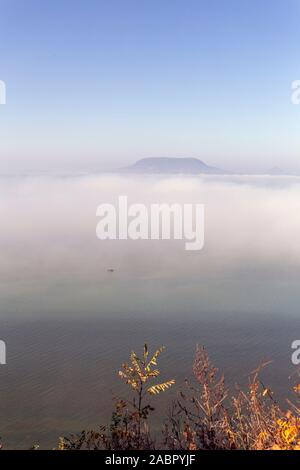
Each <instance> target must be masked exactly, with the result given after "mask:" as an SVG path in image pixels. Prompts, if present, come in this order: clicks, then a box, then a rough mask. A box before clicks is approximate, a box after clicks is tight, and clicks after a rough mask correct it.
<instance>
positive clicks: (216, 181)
mask: <svg viewBox="0 0 300 470" xmlns="http://www.w3.org/2000/svg"><path fill="white" fill-rule="evenodd" d="M120 195H126V196H127V197H128V203H129V204H131V203H143V204H145V205H147V206H148V205H149V204H151V203H170V204H172V203H182V204H183V203H200V204H204V205H205V245H204V248H203V249H202V250H201V251H186V250H185V248H184V241H181V240H170V241H168V240H143V241H142V240H137V241H133V240H105V241H100V240H98V239H97V237H96V224H97V218H96V208H97V206H99V204H101V203H112V204H116V205H117V203H118V197H119V196H120ZM0 196H1V197H0V215H1V221H2V224H1V234H0V250H1V251H0V253H1V255H0V256H1V263H0V281H1V282H0V299H1V329H0V338H1V339H3V340H4V341H5V342H6V344H7V365H6V366H1V367H0V375H1V380H0V398H1V400H0V412H1V422H0V435H1V436H2V437H3V440H4V441H5V443H7V444H8V445H11V446H18V447H26V446H27V447H28V446H30V445H31V444H32V443H33V442H37V441H39V442H40V443H41V445H42V446H43V447H53V446H55V443H56V440H57V438H58V436H60V435H64V434H68V433H70V432H76V431H79V430H81V429H83V428H91V427H94V426H96V425H97V424H103V423H105V422H107V421H108V420H109V417H110V411H111V408H112V393H115V394H122V393H123V392H124V388H125V385H124V384H122V383H119V382H120V381H119V379H118V377H117V375H116V371H117V370H118V367H119V365H120V364H121V363H122V362H123V361H124V360H126V359H127V357H128V355H129V353H130V351H131V349H137V350H139V349H141V348H142V346H143V344H144V342H145V341H147V342H148V343H149V346H150V348H155V347H157V346H159V345H160V344H164V345H165V346H166V347H167V352H166V354H165V356H162V370H163V373H164V375H165V376H166V377H168V378H169V377H171V376H172V377H175V378H176V380H177V383H178V386H179V384H180V383H181V382H183V380H184V378H185V377H188V376H190V375H191V365H192V361H193V352H194V349H195V346H196V344H197V343H199V344H203V345H205V346H206V347H207V349H208V352H209V354H210V355H211V357H212V359H213V360H214V362H215V363H216V365H217V366H219V367H220V368H221V369H223V370H224V372H225V373H226V376H227V378H228V382H229V385H231V384H234V383H235V382H239V383H243V382H246V381H247V378H246V375H247V373H248V372H251V371H252V370H253V369H254V368H255V366H257V365H258V363H259V362H260V361H261V360H263V359H272V360H273V363H272V364H271V365H270V366H269V368H268V370H267V371H266V372H265V374H266V379H267V380H268V383H270V384H271V385H272V387H273V388H274V391H275V392H277V394H278V396H279V398H280V399H282V398H283V397H285V396H286V395H287V390H288V389H289V388H290V386H291V382H290V381H289V379H288V377H289V375H290V374H291V373H292V372H293V370H294V369H293V366H292V364H291V343H292V341H293V340H295V339H299V338H300V319H299V313H298V303H299V302H298V301H299V279H300V243H299V240H300V218H299V213H300V178H297V177H263V176H260V177H255V176H249V177H247V176H235V177H225V176H218V177H213V176H209V177H208V176H206V177H200V176H199V177H179V176H178V177H175V176H174V177H172V176H167V177H166V176H159V175H156V176H155V177H154V176H153V177H152V176H144V177H143V176H139V177H134V176H129V175H127V176H119V175H99V176H85V177H76V178H70V177H66V178H46V177H43V178H38V177H27V178H26V177H23V178H2V179H1V180H0ZM178 386H177V388H176V390H178ZM176 390H175V387H174V390H173V391H172V392H170V393H169V394H166V395H165V396H164V399H163V400H162V401H159V408H158V409H159V411H160V413H161V415H162V418H161V420H162V421H163V414H164V413H166V412H167V406H168V402H169V401H170V399H171V398H172V397H174V396H175V394H176ZM159 425H160V423H159V422H157V427H159Z"/></svg>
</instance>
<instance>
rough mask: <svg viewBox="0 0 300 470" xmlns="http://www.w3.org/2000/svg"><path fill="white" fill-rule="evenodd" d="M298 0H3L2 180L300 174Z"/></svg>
mask: <svg viewBox="0 0 300 470" xmlns="http://www.w3.org/2000/svg"><path fill="white" fill-rule="evenodd" d="M297 79H300V0H226V1H224V0H51V1H50V0H47V1H41V0H26V1H22V0H0V80H4V81H5V82H6V86H7V104H6V105H5V106H0V173H1V172H5V171H15V170H18V171H31V170H36V171H44V172H48V171H49V172H50V171H53V170H61V169H63V170H69V171H70V172H71V171H77V170H80V169H109V168H116V167H118V166H120V165H124V164H128V163H131V162H133V161H135V160H136V159H139V158H142V157H147V156H191V157H199V158H202V159H203V160H205V161H206V162H207V163H208V164H213V165H217V166H220V167H225V168H228V169H237V170H251V171H252V170H255V169H264V168H269V167H271V166H273V165H279V166H281V167H283V168H285V169H289V170H296V171H300V159H299V156H300V155H299V151H300V106H293V105H292V104H291V82H292V81H293V80H297Z"/></svg>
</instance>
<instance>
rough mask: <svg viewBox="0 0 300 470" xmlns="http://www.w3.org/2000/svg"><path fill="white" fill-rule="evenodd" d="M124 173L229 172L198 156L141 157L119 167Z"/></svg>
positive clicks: (212, 173) (224, 173) (193, 173)
mask: <svg viewBox="0 0 300 470" xmlns="http://www.w3.org/2000/svg"><path fill="white" fill-rule="evenodd" d="M121 171H122V172H126V173H171V174H176V173H178V174H183V173H184V174H191V175H196V174H201V173H205V174H210V175H226V174H232V173H231V172H228V171H224V170H221V169H220V168H215V167H213V166H209V165H206V163H204V162H203V161H201V160H199V159H198V158H171V157H170V158H168V157H156V158H143V159H141V160H138V161H137V162H136V163H135V164H134V165H131V166H128V167H126V168H122V169H121Z"/></svg>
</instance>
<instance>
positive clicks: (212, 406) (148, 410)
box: [1, 344, 300, 451]
mask: <svg viewBox="0 0 300 470" xmlns="http://www.w3.org/2000/svg"><path fill="white" fill-rule="evenodd" d="M164 350H165V348H164V347H161V348H159V349H158V350H156V351H155V353H154V354H152V355H150V354H149V350H148V346H147V345H146V344H145V345H144V349H143V353H142V355H141V356H138V355H137V354H136V353H135V352H134V351H132V353H131V355H130V360H129V362H126V363H124V364H123V365H122V368H121V370H120V371H119V373H118V375H119V377H120V379H121V380H123V381H124V382H125V384H126V385H128V387H129V389H130V391H131V397H130V398H129V399H120V398H117V399H115V404H114V408H113V412H112V417H111V422H110V424H109V425H105V426H99V428H98V429H96V430H84V431H82V432H80V433H79V434H71V435H69V436H67V437H61V438H59V441H58V444H57V446H56V448H55V450H155V449H156V450H164V449H165V450H171V451H177V450H191V451H197V450H300V384H298V385H296V386H295V387H294V388H293V392H294V393H295V400H294V402H291V401H290V400H287V409H286V410H283V409H282V407H280V406H279V404H278V403H277V402H276V400H275V398H274V395H273V392H272V391H271V390H270V389H269V388H268V387H266V386H265V385H264V383H263V382H262V381H261V379H260V373H261V371H262V369H263V368H264V367H265V366H266V365H267V364H268V363H265V364H261V365H260V366H259V367H258V368H257V369H256V370H255V371H253V372H252V373H251V374H250V375H249V384H248V387H247V388H246V389H242V388H240V387H238V386H236V387H235V392H234V394H231V393H230V392H229V390H228V389H227V387H226V385H225V379H224V376H223V375H222V374H220V372H219V370H218V369H217V368H216V367H214V365H213V364H212V363H211V361H210V359H209V357H208V354H207V352H206V350H205V349H204V348H203V347H200V346H197V348H196V353H195V359H194V364H193V375H194V377H193V381H192V382H188V381H186V384H185V387H184V389H182V390H179V391H178V394H177V398H176V400H175V401H173V402H172V403H170V408H169V411H168V417H167V420H166V422H165V424H164V426H163V428H162V431H161V435H160V438H157V437H156V438H153V436H152V432H151V428H150V425H149V417H150V415H152V414H153V413H155V408H154V407H153V405H152V401H150V399H151V397H153V398H155V400H158V399H159V395H160V394H162V393H164V392H167V391H168V390H169V389H170V388H171V387H173V386H175V380H174V379H169V380H166V381H163V382H161V381H160V380H159V379H158V377H159V376H160V370H159V368H158V364H157V362H158V358H159V356H160V355H161V354H162V353H163V351H164ZM1 448H4V447H3V446H1ZM38 448H39V446H38V445H33V447H32V450H37V449H38Z"/></svg>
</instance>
